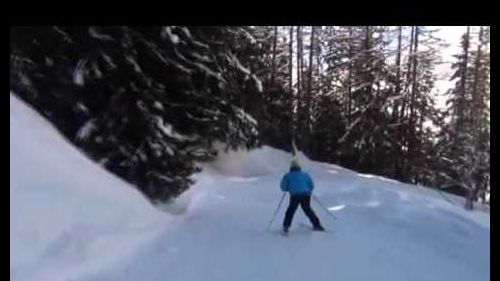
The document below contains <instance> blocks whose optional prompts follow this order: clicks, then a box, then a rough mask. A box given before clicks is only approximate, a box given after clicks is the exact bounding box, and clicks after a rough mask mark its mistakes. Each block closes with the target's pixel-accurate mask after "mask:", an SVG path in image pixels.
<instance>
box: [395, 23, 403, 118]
mask: <svg viewBox="0 0 500 281" xmlns="http://www.w3.org/2000/svg"><path fill="white" fill-rule="evenodd" d="M402 33H403V27H402V26H399V27H398V50H397V52H396V89H395V95H396V96H397V97H399V95H401V37H402ZM398 110H399V101H396V102H395V105H394V110H393V112H392V113H393V117H394V119H395V120H396V116H398V115H399V114H398ZM397 121H399V120H397Z"/></svg>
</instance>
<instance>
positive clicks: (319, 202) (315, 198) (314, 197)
mask: <svg viewBox="0 0 500 281" xmlns="http://www.w3.org/2000/svg"><path fill="white" fill-rule="evenodd" d="M312 197H313V199H314V200H316V202H318V204H319V205H320V206H321V208H322V209H323V210H325V212H327V213H328V214H329V215H330V216H332V218H334V219H337V217H336V216H335V215H334V214H332V213H331V212H330V211H329V210H328V209H327V208H326V207H325V206H323V204H321V201H319V199H318V198H317V197H316V196H315V195H314V194H313V195H312Z"/></svg>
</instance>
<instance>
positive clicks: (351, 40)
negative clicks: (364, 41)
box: [347, 26, 353, 126]
mask: <svg viewBox="0 0 500 281" xmlns="http://www.w3.org/2000/svg"><path fill="white" fill-rule="evenodd" d="M348 29H349V75H348V78H347V79H348V81H347V84H348V86H347V126H350V125H351V103H352V102H351V101H352V57H353V46H352V45H353V39H352V35H353V32H352V27H351V26H349V27H348Z"/></svg>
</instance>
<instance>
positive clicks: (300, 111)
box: [296, 26, 305, 149]
mask: <svg viewBox="0 0 500 281" xmlns="http://www.w3.org/2000/svg"><path fill="white" fill-rule="evenodd" d="M302 63H303V61H302V28H301V26H297V116H298V117H297V130H298V135H299V137H298V141H297V143H296V144H297V145H298V146H299V147H300V149H302V148H303V141H304V126H303V124H304V122H305V120H304V117H305V116H304V95H303V91H302V90H303V87H302V83H303V82H302V79H303V77H302Z"/></svg>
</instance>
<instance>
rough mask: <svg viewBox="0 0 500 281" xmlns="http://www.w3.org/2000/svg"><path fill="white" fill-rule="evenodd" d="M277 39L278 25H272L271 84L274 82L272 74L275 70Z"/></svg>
mask: <svg viewBox="0 0 500 281" xmlns="http://www.w3.org/2000/svg"><path fill="white" fill-rule="evenodd" d="M277 41H278V26H275V27H274V41H273V59H272V66H271V85H273V84H274V74H275V72H276V43H277Z"/></svg>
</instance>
